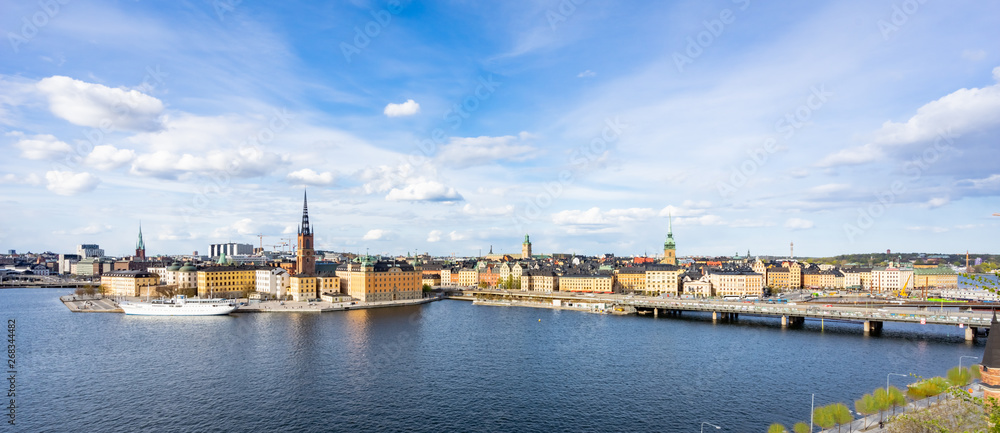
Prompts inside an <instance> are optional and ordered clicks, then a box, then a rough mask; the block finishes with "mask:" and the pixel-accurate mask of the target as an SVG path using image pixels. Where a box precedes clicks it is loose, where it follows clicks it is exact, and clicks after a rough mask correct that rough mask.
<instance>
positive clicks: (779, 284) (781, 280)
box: [764, 266, 792, 290]
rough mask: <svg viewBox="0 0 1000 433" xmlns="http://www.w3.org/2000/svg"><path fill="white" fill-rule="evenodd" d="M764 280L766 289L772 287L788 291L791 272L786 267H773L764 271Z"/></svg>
mask: <svg viewBox="0 0 1000 433" xmlns="http://www.w3.org/2000/svg"><path fill="white" fill-rule="evenodd" d="M764 275H765V278H766V279H767V287H772V288H775V289H782V290H785V289H790V288H791V287H792V286H791V272H790V269H788V268H786V267H777V266H773V267H770V268H767V269H766V270H765V274H764Z"/></svg>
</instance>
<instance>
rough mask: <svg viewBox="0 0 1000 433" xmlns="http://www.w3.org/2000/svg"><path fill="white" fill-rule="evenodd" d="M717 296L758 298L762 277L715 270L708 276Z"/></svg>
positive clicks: (741, 271) (752, 273)
mask: <svg viewBox="0 0 1000 433" xmlns="http://www.w3.org/2000/svg"><path fill="white" fill-rule="evenodd" d="M708 277H709V281H710V282H711V283H712V289H713V290H714V291H715V294H716V295H717V296H739V297H760V296H762V295H763V294H764V276H763V275H761V274H758V273H756V272H753V271H743V270H715V271H711V273H710V274H709V275H708Z"/></svg>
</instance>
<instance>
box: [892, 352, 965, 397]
mask: <svg viewBox="0 0 1000 433" xmlns="http://www.w3.org/2000/svg"><path fill="white" fill-rule="evenodd" d="M959 361H960V362H961V361H962V360H961V359H959ZM889 376H903V377H907V376H909V375H908V374H899V373H889V374H887V375H886V376H885V392H889Z"/></svg>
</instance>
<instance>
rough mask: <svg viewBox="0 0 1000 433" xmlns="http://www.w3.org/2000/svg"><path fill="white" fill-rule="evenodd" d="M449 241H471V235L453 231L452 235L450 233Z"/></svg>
mask: <svg viewBox="0 0 1000 433" xmlns="http://www.w3.org/2000/svg"><path fill="white" fill-rule="evenodd" d="M448 239H451V240H453V241H464V240H466V239H469V235H467V234H465V233H459V232H458V231H455V230H452V232H451V233H448Z"/></svg>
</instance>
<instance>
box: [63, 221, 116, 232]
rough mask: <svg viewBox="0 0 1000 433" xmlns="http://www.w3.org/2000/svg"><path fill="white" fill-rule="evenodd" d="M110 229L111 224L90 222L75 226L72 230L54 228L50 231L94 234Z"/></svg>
mask: <svg viewBox="0 0 1000 433" xmlns="http://www.w3.org/2000/svg"><path fill="white" fill-rule="evenodd" d="M110 231H111V226H110V225H107V224H96V223H95V224H90V225H88V226H84V227H77V228H75V229H72V230H68V231H67V230H56V231H54V232H52V233H53V234H57V235H66V234H70V235H96V234H101V233H107V232H110Z"/></svg>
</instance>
